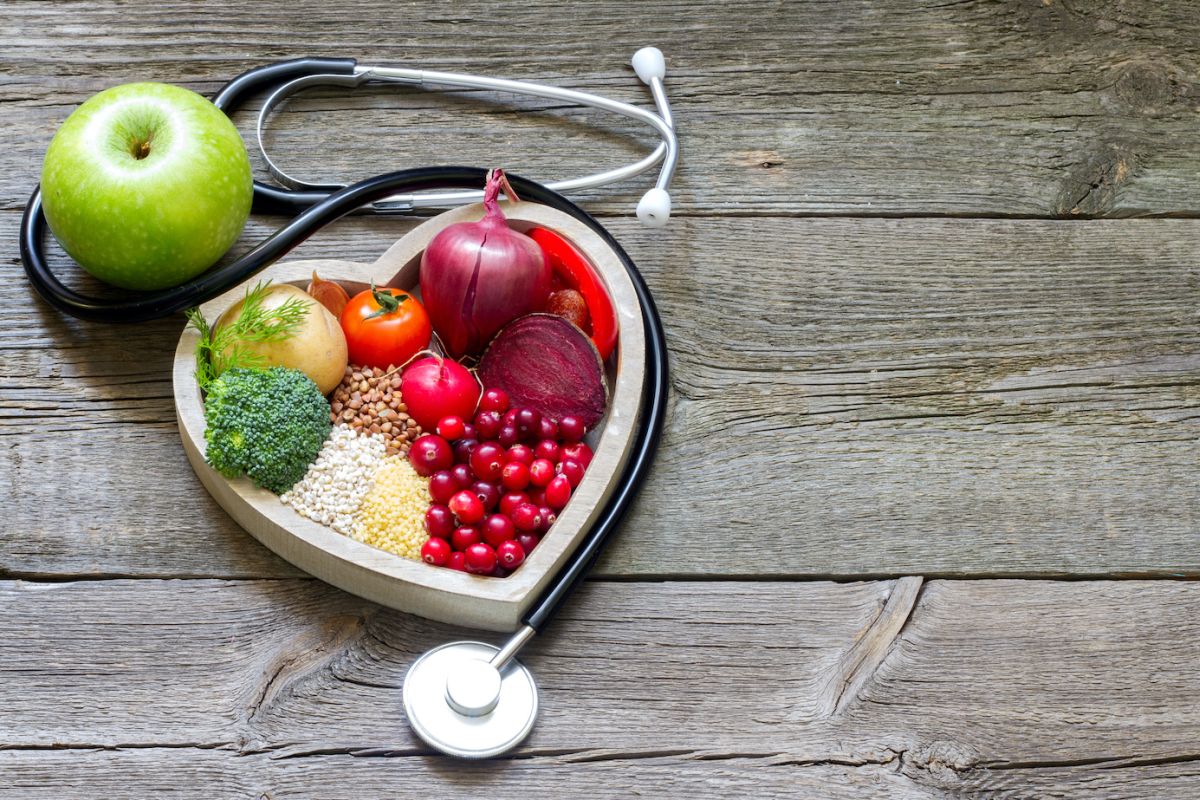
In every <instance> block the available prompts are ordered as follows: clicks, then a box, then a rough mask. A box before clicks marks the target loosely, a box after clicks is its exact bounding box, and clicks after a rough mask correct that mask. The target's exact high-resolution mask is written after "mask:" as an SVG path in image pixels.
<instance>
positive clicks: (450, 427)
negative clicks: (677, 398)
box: [408, 389, 592, 578]
mask: <svg viewBox="0 0 1200 800" xmlns="http://www.w3.org/2000/svg"><path fill="white" fill-rule="evenodd" d="M586 432H587V431H586V430H584V426H583V423H582V422H581V421H580V420H579V419H577V418H576V417H563V418H562V419H560V420H553V419H550V418H549V417H543V416H542V415H541V414H539V413H538V412H537V411H535V410H533V409H531V408H510V407H509V398H508V394H507V393H505V392H504V391H502V390H500V389H487V390H485V391H484V393H483V396H482V397H481V398H480V400H479V410H478V411H477V412H476V414H475V418H474V419H473V420H472V421H471V422H466V421H465V420H463V419H462V418H461V417H453V416H451V417H443V418H442V420H441V421H440V422H438V424H437V433H436V434H433V433H429V434H425V435H424V436H421V437H419V438H418V439H417V440H416V441H415V442H413V443H412V447H411V448H410V449H409V451H408V458H409V461H411V462H412V465H413V467H414V468H415V469H416V471H417V473H418V474H420V475H424V476H427V477H428V478H429V495H430V497H431V498H432V499H433V504H432V505H430V506H429V510H428V511H426V512H425V528H426V530H428V531H429V541H427V542H425V545H424V546H423V547H422V548H421V558H422V559H424V560H425V561H426V563H429V564H433V565H434V566H438V567H450V568H451V569H457V570H461V571H465V572H470V573H474V574H476V575H491V576H493V577H497V578H503V577H507V576H508V575H509V573H511V572H512V571H513V570H514V569H516V568H517V567H519V566H521V564H522V563H523V562H524V561H525V557H526V556H528V555H529V553H530V552H531V551H532V550H533V548H534V547H536V546H537V543H538V542H539V541H540V540H541V537H542V535H544V534H545V533H546V531H548V530H550V526H551V525H553V524H554V520H555V519H556V518H557V514H558V512H559V511H561V510H562V509H563V507H564V506H565V505H566V504H567V501H568V500H570V499H571V492H572V491H574V489H575V487H576V486H578V485H579V482H580V481H581V480H583V473H584V471H585V470H586V469H587V467H588V464H590V463H591V461H592V450H591V448H590V447H588V446H587V444H586V443H584V441H583V435H584V434H585V433H586Z"/></svg>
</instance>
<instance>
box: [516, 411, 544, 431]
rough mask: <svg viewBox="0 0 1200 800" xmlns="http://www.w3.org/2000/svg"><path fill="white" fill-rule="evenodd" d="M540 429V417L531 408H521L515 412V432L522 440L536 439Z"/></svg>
mask: <svg viewBox="0 0 1200 800" xmlns="http://www.w3.org/2000/svg"><path fill="white" fill-rule="evenodd" d="M541 429H542V415H541V414H539V413H538V412H536V411H534V410H533V409H532V408H522V409H521V410H520V411H518V412H517V431H518V432H520V434H521V438H522V439H533V438H536V437H537V435H538V432H539V431H541Z"/></svg>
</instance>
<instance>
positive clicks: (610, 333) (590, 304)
mask: <svg viewBox="0 0 1200 800" xmlns="http://www.w3.org/2000/svg"><path fill="white" fill-rule="evenodd" d="M528 236H529V237H530V238H531V239H533V240H534V241H535V242H537V243H538V245H539V246H540V247H541V248H542V252H544V253H545V254H546V260H547V261H549V262H550V267H551V268H552V269H553V270H554V276H555V277H556V278H557V279H558V280H559V281H561V282H562V284H563V285H564V286H566V287H568V288H570V289H574V290H575V291H577V292H579V293H580V294H581V295H583V300H584V302H585V303H586V304H587V310H588V317H589V321H590V322H591V330H590V331H587V333H588V335H590V336H591V337H592V343H593V344H595V345H596V349H597V350H598V351H599V352H600V360H601V361H607V360H608V356H609V354H610V353H611V352H612V351H613V348H614V347H615V346H616V344H617V312H616V309H614V308H613V303H612V298H611V297H609V296H608V290H607V289H605V288H604V283H603V281H601V279H600V276H599V275H598V274H596V270H595V268H594V267H592V265H591V263H590V262H589V261H588V260H587V259H586V258H585V257H584V256H583V254H582V253H580V252H579V251H578V250H576V249H575V246H574V245H572V244H571V243H570V242H569V241H567V240H566V239H564V238H563V237H561V236H559V235H558V234H557V233H555V232H553V231H551V230H548V229H547V228H533V229H531V230H530V231H529V232H528Z"/></svg>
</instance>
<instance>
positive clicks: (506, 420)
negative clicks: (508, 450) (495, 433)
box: [503, 408, 521, 425]
mask: <svg viewBox="0 0 1200 800" xmlns="http://www.w3.org/2000/svg"><path fill="white" fill-rule="evenodd" d="M520 413H521V409H519V408H510V409H509V410H508V411H505V412H504V417H503V424H505V425H516V424H517V414H520Z"/></svg>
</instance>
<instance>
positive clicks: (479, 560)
mask: <svg viewBox="0 0 1200 800" xmlns="http://www.w3.org/2000/svg"><path fill="white" fill-rule="evenodd" d="M463 554H464V555H465V556H466V566H467V572H470V573H473V574H475V575H487V574H489V573H490V572H491V571H492V570H494V569H495V568H496V551H495V550H493V549H492V547H491V545H487V544H484V543H483V542H476V543H475V544H473V545H471V546H470V547H468V548H467V549H466V550H464V551H463Z"/></svg>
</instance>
